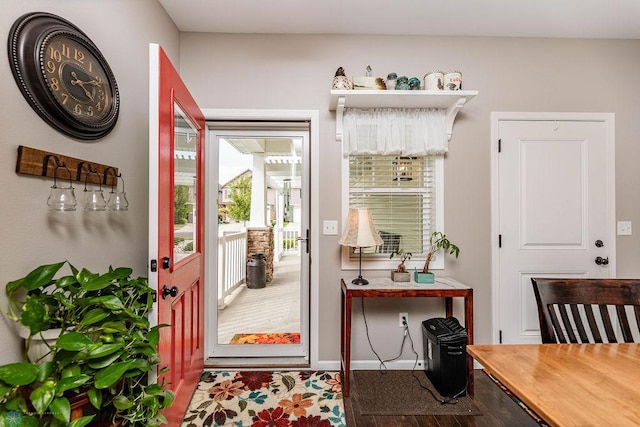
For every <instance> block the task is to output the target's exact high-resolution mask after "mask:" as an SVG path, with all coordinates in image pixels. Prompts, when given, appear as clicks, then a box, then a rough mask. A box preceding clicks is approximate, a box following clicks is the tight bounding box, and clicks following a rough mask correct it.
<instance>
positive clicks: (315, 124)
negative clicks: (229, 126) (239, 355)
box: [202, 109, 320, 369]
mask: <svg viewBox="0 0 640 427" xmlns="http://www.w3.org/2000/svg"><path fill="white" fill-rule="evenodd" d="M202 112H203V114H204V118H205V122H206V121H209V120H246V121H249V120H283V121H285V120H298V121H300V120H304V121H309V122H310V129H309V135H310V146H311V147H310V148H311V151H310V156H311V159H310V167H311V171H310V176H311V182H310V186H309V188H312V186H316V188H317V183H318V182H319V170H320V169H319V157H320V156H319V154H320V133H319V126H320V114H319V112H318V110H241V109H238V110H233V109H202ZM319 196H320V195H319V192H318V191H311V195H310V202H311V218H310V224H309V225H310V227H309V228H310V233H311V236H310V237H311V260H310V278H309V281H310V282H309V285H310V291H309V299H310V305H309V323H310V328H309V365H310V367H311V369H319V366H318V361H319V342H318V340H319V336H320V335H319V324H320V322H319V305H318V303H319V301H320V292H319V279H318V278H319V276H320V271H319V263H318V262H317V261H316V262H314V260H313V256H316V257H317V256H318V255H317V254H319V253H320V244H319V237H320V234H319V227H318V226H317V224H319V223H320V222H319V215H320V212H319V208H318V206H320V203H319V200H320V197H319ZM205 234H206V233H205ZM212 267H213V266H211V265H209V264H206V266H205V268H206V271H214V270H213V269H212ZM205 298H206V303H207V304H208V305H211V304H213V305H211V306H212V307H216V303H215V301H214V302H212V301H210V300H209V298H210V295H207V296H205ZM208 316H209V315H208V310H205V317H206V318H205V324H207V325H208V324H209V317H208ZM209 345H210V344H209V343H208V340H207V334H205V354H210V352H209Z"/></svg>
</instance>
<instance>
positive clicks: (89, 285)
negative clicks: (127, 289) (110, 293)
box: [79, 270, 115, 291]
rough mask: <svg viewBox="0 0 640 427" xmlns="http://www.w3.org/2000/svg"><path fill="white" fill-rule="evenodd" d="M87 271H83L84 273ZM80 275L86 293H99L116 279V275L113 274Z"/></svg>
mask: <svg viewBox="0 0 640 427" xmlns="http://www.w3.org/2000/svg"><path fill="white" fill-rule="evenodd" d="M84 272H85V270H82V273H84ZM82 273H81V274H80V280H79V281H80V286H82V289H84V290H85V291H99V290H100V289H104V288H106V287H107V286H109V285H110V284H111V283H113V281H114V279H115V275H114V274H113V273H105V274H103V275H101V276H100V275H97V274H86V275H84V274H82Z"/></svg>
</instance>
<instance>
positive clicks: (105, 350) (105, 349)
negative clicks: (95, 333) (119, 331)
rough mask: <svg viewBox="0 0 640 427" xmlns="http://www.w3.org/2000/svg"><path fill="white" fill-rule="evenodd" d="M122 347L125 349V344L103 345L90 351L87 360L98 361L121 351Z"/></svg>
mask: <svg viewBox="0 0 640 427" xmlns="http://www.w3.org/2000/svg"><path fill="white" fill-rule="evenodd" d="M122 347H124V343H115V344H102V345H101V346H99V347H96V348H92V349H91V350H89V354H88V356H87V358H88V359H98V358H100V357H104V356H108V355H110V354H113V353H115V352H116V351H118V350H120V349H121V348H122Z"/></svg>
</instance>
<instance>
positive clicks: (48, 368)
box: [37, 362, 53, 382]
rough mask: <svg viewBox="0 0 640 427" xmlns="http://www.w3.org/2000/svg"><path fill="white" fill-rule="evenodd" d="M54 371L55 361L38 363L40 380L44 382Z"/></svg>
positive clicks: (38, 379)
mask: <svg viewBox="0 0 640 427" xmlns="http://www.w3.org/2000/svg"><path fill="white" fill-rule="evenodd" d="M52 373H53V362H43V363H41V364H39V365H38V378H37V381H38V382H44V380H46V379H47V378H49V376H51V374H52Z"/></svg>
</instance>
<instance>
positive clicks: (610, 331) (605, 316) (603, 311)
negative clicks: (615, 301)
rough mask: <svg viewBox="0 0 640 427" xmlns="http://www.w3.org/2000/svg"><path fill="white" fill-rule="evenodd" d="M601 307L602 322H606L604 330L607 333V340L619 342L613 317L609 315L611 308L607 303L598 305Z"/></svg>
mask: <svg viewBox="0 0 640 427" xmlns="http://www.w3.org/2000/svg"><path fill="white" fill-rule="evenodd" d="M598 307H599V308H600V317H601V318H602V323H603V324H604V331H605V333H606V334H607V340H609V342H617V341H616V334H615V332H614V331H613V325H612V324H611V317H609V310H608V309H607V306H606V305H605V304H600V305H598Z"/></svg>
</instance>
